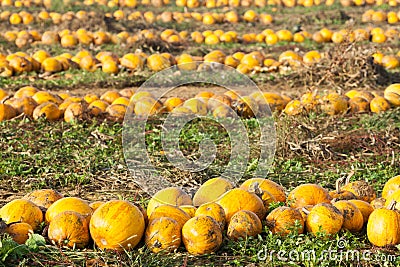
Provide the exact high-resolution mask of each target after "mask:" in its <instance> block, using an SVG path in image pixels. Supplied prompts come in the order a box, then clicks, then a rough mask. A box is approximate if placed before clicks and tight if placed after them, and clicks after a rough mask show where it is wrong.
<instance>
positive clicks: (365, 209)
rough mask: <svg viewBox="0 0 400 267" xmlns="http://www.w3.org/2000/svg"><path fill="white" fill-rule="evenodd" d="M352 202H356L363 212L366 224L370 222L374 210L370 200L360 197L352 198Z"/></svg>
mask: <svg viewBox="0 0 400 267" xmlns="http://www.w3.org/2000/svg"><path fill="white" fill-rule="evenodd" d="M349 202H350V203H352V204H354V205H355V206H356V207H357V208H358V209H359V210H360V211H361V213H362V216H363V219H364V224H366V223H367V222H368V218H369V216H370V214H371V213H372V212H373V211H374V208H373V207H372V205H371V204H369V203H368V202H365V201H363V200H359V199H350V200H349Z"/></svg>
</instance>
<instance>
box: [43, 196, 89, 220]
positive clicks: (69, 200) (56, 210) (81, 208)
mask: <svg viewBox="0 0 400 267" xmlns="http://www.w3.org/2000/svg"><path fill="white" fill-rule="evenodd" d="M64 211H76V212H78V213H79V214H81V215H82V216H83V217H86V218H88V217H90V216H91V215H92V212H93V211H92V208H91V207H90V206H89V204H88V203H87V202H86V201H85V200H83V199H80V198H77V197H64V198H61V199H59V200H57V201H56V202H54V203H53V205H51V206H50V207H49V208H48V209H47V211H46V222H48V223H50V222H51V221H52V220H53V218H54V217H56V216H57V215H58V214H60V213H61V212H64Z"/></svg>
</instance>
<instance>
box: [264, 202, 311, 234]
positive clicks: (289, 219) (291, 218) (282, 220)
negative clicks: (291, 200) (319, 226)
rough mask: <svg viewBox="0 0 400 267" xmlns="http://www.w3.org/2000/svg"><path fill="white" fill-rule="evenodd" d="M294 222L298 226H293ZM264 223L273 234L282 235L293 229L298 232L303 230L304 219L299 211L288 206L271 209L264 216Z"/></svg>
mask: <svg viewBox="0 0 400 267" xmlns="http://www.w3.org/2000/svg"><path fill="white" fill-rule="evenodd" d="M296 224H298V225H299V227H298V228H295V226H296ZM266 225H267V226H268V228H269V229H270V230H271V232H272V233H273V234H279V235H282V236H285V235H288V234H290V233H291V232H292V231H293V230H295V231H297V232H298V233H299V234H301V233H303V232H304V220H303V217H302V215H301V213H300V211H298V210H297V209H294V208H290V207H279V208H276V209H274V210H273V211H271V213H270V214H268V216H267V218H266Z"/></svg>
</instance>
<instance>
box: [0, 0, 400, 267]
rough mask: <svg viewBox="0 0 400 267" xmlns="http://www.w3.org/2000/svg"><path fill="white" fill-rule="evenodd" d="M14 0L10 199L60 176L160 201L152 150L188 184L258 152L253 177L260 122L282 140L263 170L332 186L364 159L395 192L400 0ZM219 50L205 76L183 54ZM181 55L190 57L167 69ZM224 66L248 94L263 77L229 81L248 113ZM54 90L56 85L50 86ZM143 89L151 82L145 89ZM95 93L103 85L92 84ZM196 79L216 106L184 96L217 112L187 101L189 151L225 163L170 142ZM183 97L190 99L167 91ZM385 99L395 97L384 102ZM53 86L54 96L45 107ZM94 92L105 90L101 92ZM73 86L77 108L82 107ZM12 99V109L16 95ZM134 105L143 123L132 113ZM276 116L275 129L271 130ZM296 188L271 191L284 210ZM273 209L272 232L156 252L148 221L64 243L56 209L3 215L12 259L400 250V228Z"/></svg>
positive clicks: (0, 193)
mask: <svg viewBox="0 0 400 267" xmlns="http://www.w3.org/2000/svg"><path fill="white" fill-rule="evenodd" d="M225 2H226V3H225ZM0 6H1V9H0V89H2V90H0V151H1V157H0V180H1V183H0V206H4V205H6V204H7V203H10V202H11V201H13V200H15V199H20V198H22V197H24V196H25V195H26V194H28V193H30V192H32V191H34V190H38V189H47V188H49V189H54V190H56V191H58V192H60V193H61V194H62V195H64V196H65V197H79V198H82V199H84V200H87V201H88V202H89V203H93V202H95V201H109V200H113V199H120V200H127V201H130V202H132V203H135V204H136V205H137V206H141V207H147V205H148V203H149V201H150V199H151V197H152V196H153V194H154V193H155V192H154V191H157V190H155V189H156V188H157V189H159V188H158V187H157V186H161V185H160V184H156V185H153V184H151V182H148V181H147V178H148V177H147V176H146V177H145V181H143V177H139V176H140V175H142V176H143V173H144V174H145V175H146V174H148V173H149V172H148V171H149V170H147V169H146V168H147V166H144V167H141V168H139V167H138V166H139V165H137V162H136V161H141V160H142V158H141V157H142V156H143V155H145V156H143V157H148V159H149V164H150V165H151V166H152V167H154V169H155V170H157V172H158V173H159V174H160V175H161V176H162V177H164V178H165V180H166V181H168V184H169V185H172V186H177V187H182V188H184V189H185V191H186V192H187V193H189V194H194V193H195V192H196V190H198V188H199V187H200V186H201V185H202V184H203V183H204V182H206V181H207V180H209V179H211V178H215V177H219V176H221V175H222V174H224V172H226V171H227V170H228V171H230V170H232V175H233V174H237V173H236V172H240V170H239V171H238V170H236V168H238V169H240V168H241V167H243V173H239V174H237V176H235V177H237V178H235V179H234V178H233V176H232V177H230V178H231V180H232V182H235V183H236V185H240V184H242V183H243V182H244V181H246V180H247V179H250V178H252V177H254V176H256V175H257V174H259V173H257V170H258V169H257V166H258V164H259V165H261V164H262V163H260V162H261V160H260V157H261V154H262V152H261V151H262V148H264V145H265V144H264V143H263V141H261V139H262V137H265V138H267V141H268V142H270V143H272V144H273V145H274V148H273V149H271V150H269V152H270V154H268V158H267V161H268V162H267V163H265V164H266V166H267V169H268V170H267V171H266V170H264V171H263V172H261V173H262V174H265V176H264V177H263V178H267V179H270V180H272V181H274V182H276V183H277V184H279V185H281V186H283V187H284V189H285V193H286V195H288V194H289V193H290V192H291V191H292V190H293V189H294V188H296V187H298V186H300V185H303V184H318V185H320V186H322V187H323V188H325V189H326V190H328V191H334V190H335V182H336V181H337V180H338V179H339V178H346V177H349V178H350V181H360V180H363V181H366V183H367V184H368V185H369V186H371V187H372V188H373V189H374V190H375V192H376V197H378V198H379V197H381V195H382V189H383V187H384V186H385V183H386V182H387V181H388V180H389V179H390V178H392V177H395V176H397V175H400V172H399V169H400V86H398V87H393V88H394V89H393V92H392V93H390V92H389V91H388V90H387V88H388V87H389V86H390V85H392V84H396V83H399V84H400V72H399V70H400V42H399V38H400V31H399V30H398V26H399V25H400V11H399V8H398V6H399V3H398V2H396V1H372V0H370V1H356V0H354V2H353V1H345V0H342V1H340V2H339V1H337V0H336V1H328V0H327V1H326V2H325V1H322V2H320V1H315V0H314V2H313V1H311V2H310V1H307V0H303V1H300V0H298V1H297V2H296V1H291V0H286V1H273V0H271V1H252V0H248V1H246V0H242V1H213V0H207V1H197V0H192V1H189V0H187V2H186V1H180V0H177V1H176V2H175V1H171V2H170V3H166V2H163V1H146V0H142V2H140V1H138V2H137V3H136V1H128V0H125V1H121V0H120V1H118V0H115V1H114V0H113V1H101V0H99V1H94V0H85V1H83V2H82V1H81V0H78V1H73V0H64V1H61V0H49V1H44V0H43V1H41V0H37V1H31V0H23V1H13V0H10V1H8V0H0ZM24 11H25V12H24ZM249 11H251V12H249ZM397 12H398V13H397ZM46 14H47V15H46ZM235 14H236V16H235ZM14 15H15V16H14ZM394 16H398V17H396V18H397V21H396V19H395V18H394ZM18 17H19V18H18ZM282 30H288V31H282ZM46 34H47V37H46V38H45V37H44V36H46ZM38 51H40V52H38ZM288 51H290V52H288ZM310 51H312V53H308V52H310ZM161 53H164V54H162V56H159V54H161ZM127 55H130V57H128V56H127ZM153 55H155V56H154V57H153ZM152 57H153V58H152ZM161 57H162V58H161ZM48 59H55V60H54V61H50V60H48ZM46 60H47V63H48V64H47V65H46V64H45V62H46ZM203 60H204V61H205V62H206V63H204V64H203V65H202V68H203V69H202V70H200V69H198V72H201V71H203V75H204V76H199V77H200V82H196V81H194V80H193V81H192V80H189V81H187V80H185V78H186V77H189V76H190V75H188V76H185V71H188V72H189V73H190V71H194V70H196V69H197V68H198V67H199V62H197V63H196V61H203ZM150 62H153V63H150ZM215 62H217V63H221V64H225V65H227V66H229V67H231V68H229V69H223V68H222V67H221V66H222V65H218V64H215ZM182 63H186V65H184V66H186V69H184V67H175V69H173V71H171V72H167V74H165V72H164V75H162V73H163V72H162V71H163V70H164V69H167V68H168V67H170V66H176V65H177V64H182ZM193 64H194V65H193ZM213 64H214V65H213ZM181 66H182V65H181ZM192 66H195V67H194V68H193V69H192V68H191V67H192ZM234 69H236V70H237V72H233V70H234ZM210 70H211V71H210ZM231 72H233V73H234V77H232V76H228V75H231V74H230V73H231ZM158 75H159V76H158ZM224 75H226V76H224ZM179 77H180V78H179ZM182 77H183V78H182ZM196 77H197V76H196ZM221 77H222V78H221ZM180 79H181V80H180ZM215 80H218V81H222V82H223V83H224V84H229V85H238V88H239V87H240V86H242V87H240V88H244V89H245V90H244V91H246V94H242V96H244V95H250V94H252V93H253V95H252V97H253V98H252V97H250V98H251V99H250V100H249V98H247V100H246V101H242V100H241V99H240V97H238V98H237V99H234V97H235V95H233V94H232V92H231V91H230V93H231V94H230V96H231V97H232V99H233V100H232V102H229V103H230V104H232V105H231V106H230V108H231V109H232V110H233V111H235V112H236V113H237V114H238V116H239V117H240V118H236V119H235V118H227V117H235V116H236V113H235V112H233V113H232V112H231V111H232V110H230V111H229V112H228V111H226V110H225V109H223V108H221V110H220V111H219V112H216V111H215V112H214V110H216V108H215V107H213V108H210V101H211V100H209V99H211V98H210V97H211V96H212V95H214V94H215V95H223V94H224V93H226V92H227V90H226V89H225V88H223V86H221V84H218V83H215ZM146 81H147V87H146ZM250 81H253V82H254V84H253V83H252V82H250ZM151 82H154V84H156V85H157V86H158V85H159V87H155V88H153V87H154V86H151V85H153V84H151ZM180 82H183V85H182V86H179V87H177V88H175V89H173V90H171V91H169V92H166V93H162V91H164V89H165V90H166V88H169V86H170V87H172V86H171V85H175V84H178V83H180ZM239 85H240V86H239ZM243 85H244V86H243ZM255 85H256V86H255ZM27 86H30V87H34V89H33V90H34V91H32V92H33V93H32V94H31V95H29V98H30V99H34V101H33V102H34V105H33V106H29V105H31V104H29V105H28V104H26V106H23V107H21V106H20V108H21V109H22V108H25V109H24V110H23V112H21V111H20V110H18V109H17V108H15V107H14V106H13V102H12V99H14V100H15V99H16V98H17V97H16V94H18V92H21V88H24V87H27ZM252 87H254V88H256V89H257V90H259V91H261V92H263V93H270V94H267V95H268V96H267V95H265V96H264V97H267V99H266V100H265V99H264V98H260V95H261V96H262V94H261V93H260V92H256V93H255V92H254V91H249V90H250V89H249V88H252ZM29 90H31V89H29ZM396 90H397V91H396ZM39 91H47V92H50V94H47V95H42V96H40V97H39V95H38V94H37V92H39ZM138 91H149V92H151V93H152V94H153V96H151V97H149V96H147V95H145V96H144V97H142V98H137V99H134V100H132V99H133V98H134V97H135V94H134V93H135V92H138ZM239 91H240V90H239ZM110 92H114V93H110ZM116 92H119V93H116ZM90 94H92V96H91V97H95V99H92V100H91V101H89V100H88V99H89V97H88V96H89V95H90ZM93 95H95V96H93ZM195 96H197V97H199V96H200V97H202V98H203V100H204V101H208V102H206V104H204V103H203V104H201V103H200V104H199V103H197V102H196V103H197V104H196V105H205V106H204V107H205V113H204V114H202V107H203V106H201V107H199V106H194V105H192V106H191V105H190V104H187V105H186V104H183V106H184V107H187V108H186V109H182V110H180V111H179V112H182V113H184V114H183V115H188V116H192V115H193V116H194V115H196V114H197V115H199V114H200V115H204V116H202V118H200V119H199V118H198V119H194V120H189V119H187V121H189V123H185V124H183V127H182V128H181V129H179V131H178V132H177V133H176V135H177V136H172V138H177V139H176V140H178V143H177V146H178V147H177V148H176V149H177V150H180V151H181V152H182V156H183V157H184V158H186V159H188V161H189V162H190V161H192V162H195V161H196V160H199V159H202V158H201V157H202V156H203V154H204V155H205V154H207V153H205V152H210V151H209V150H211V149H214V150H213V151H211V153H214V154H213V156H214V157H213V158H212V159H213V160H212V161H211V162H210V164H206V165H205V168H200V169H196V168H195V167H193V168H194V169H196V170H195V171H193V170H191V169H189V168H180V166H179V163H182V162H179V161H180V160H179V156H176V155H175V154H174V155H175V156H176V158H174V157H171V155H172V154H171V155H169V154H168V153H171V151H168V149H166V147H165V143H164V142H165V141H171V140H169V139H168V138H166V137H165V136H164V134H165V132H164V130H165V129H166V127H167V126H168V125H167V122H168V118H169V117H168V114H173V113H174V111H173V110H174V108H175V107H176V106H179V104H181V102H182V103H183V102H184V101H186V100H188V99H193V98H194V97H195ZM305 96H307V97H305ZM152 97H154V99H157V100H158V102H157V101H155V100H154V99H153V98H152ZM172 97H179V101H181V102H179V104H176V105H175V104H171V103H170V105H172V107H170V106H168V105H167V104H166V103H167V102H168V101H167V100H168V99H171V98H172ZM268 97H270V98H268ZM68 98H69V99H70V101H71V102H68ZM99 98H101V100H99ZM71 99H72V100H71ZM110 99H111V100H110ZM116 99H119V100H118V101H120V102H118V104H115V103H113V102H114V100H116ZM221 99H222V98H221ZM229 99H230V98H229ZM125 100H126V101H128V102H127V103H126V104H121V103H125V102H123V101H125ZM153 100H154V101H153ZM175 100H176V99H175ZM375 100H376V102H378V100H379V101H381V102H379V103H382V101H383V102H384V104H382V106H379V107H378V105H377V106H376V107H375V108H374V107H373V106H372V104H371V103H372V101H375ZM48 101H50V102H51V105H52V107H51V108H53V109H52V110H51V111H49V112H47V111H44V109H43V110H38V111H36V110H37V106H38V107H39V105H40V104H42V105H44V106H45V105H46V104H48V103H49V102H48ZM94 101H103V102H104V103H105V105H104V106H93V105H91V104H92V103H93V102H94ZM129 101H131V102H129ZM146 101H147V102H146ZM149 101H150V102H149ZM177 101H178V100H177ZM230 101H231V100H230ZM241 101H242V102H241ZM263 101H264V102H263ZM296 101H297V102H296ZM35 102H37V103H35ZM133 102H134V106H135V110H134V111H132V110H130V108H129V105H130V104H129V103H131V105H132V103H133ZM171 102H172V101H171ZM200 102H201V100H200ZM10 103H11V104H10ZM15 103H16V102H15ZM29 103H31V102H29ZM65 103H67V104H68V105H66V104H65ZM73 103H77V106H78V107H77V109H76V110H79V112H78V111H76V112H75V111H74V110H72V108H70V107H69V105H71V104H73ZM149 103H150V104H149ZM185 103H186V102H185ZM207 103H208V104H207ZM266 103H268V105H269V106H268V107H266V106H267V105H266ZM63 104H64V106H65V107H64V108H62V105H63ZM10 105H11V106H12V108H11V109H12V110H11V111H10V110H8V111H4V106H8V107H9V106H10ZM24 105H25V104H24ZM42 105H40V106H42ZM99 105H101V104H99ZM157 105H159V106H157ZM185 105H186V106H185ZM207 105H208V106H207ZM290 105H292V106H291V107H290ZM44 106H43V107H44ZM112 106H113V108H111V107H112ZM155 106H157V108H154V107H155ZM27 107H28V108H29V107H31V110H30V113H29V112H28V111H27V110H28V108H27ZM130 107H132V106H130ZM139 107H142V108H143V111H142V110H140V111H141V112H142V113H141V114H139V110H138V109H139ZM253 108H255V109H256V110H257V113H258V114H261V115H260V116H256V115H255V113H256V112H255V111H254V109H253ZM33 109H34V110H35V111H34V110H33ZM252 109H253V110H252ZM49 110H50V109H49ZM249 110H250V111H249ZM68 112H70V116H71V117H70V118H67V115H66V114H67V113H68ZM129 112H130V113H129ZM224 112H226V113H224ZM28 113H29V114H28ZM135 114H136V116H135ZM143 114H144V115H143ZM149 114H150V115H149ZM179 114H180V113H178V112H176V115H179ZM227 114H228V115H227ZM147 115H149V116H148V117H147ZM180 115H182V114H180ZM264 115H267V116H264ZM124 116H125V117H124ZM183 117H184V116H183ZM236 117H237V116H236ZM124 118H125V120H124ZM190 118H192V117H190ZM271 118H272V119H273V120H271ZM235 120H236V122H239V124H238V125H240V127H242V128H239V129H238V128H236V127H235V126H233V128H227V127H225V128H224V127H223V126H222V124H223V123H225V124H224V125H225V126H226V125H231V126H232V125H236V124H234V121H235ZM132 121H133V123H136V122H137V123H143V126H144V128H143V129H139V128H138V129H136V128H133V126H132V125H130V124H129V123H132ZM187 121H186V122H187ZM178 123H179V117H178V116H177V117H173V125H172V126H171V125H170V127H173V130H175V128H174V127H178V126H176V125H178ZM262 123H266V124H267V125H268V126H271V128H268V129H270V130H271V129H272V128H273V130H271V132H266V131H263V130H260V127H261V125H263V124H262ZM175 124H176V125H175ZM132 131H133V134H132ZM142 132H143V133H142ZM132 136H133V137H132ZM135 136H136V137H138V136H139V137H141V136H143V138H144V144H145V151H144V152H143V151H141V150H140V149H137V148H134V149H133V151H132V150H129V149H128V148H127V147H128V145H127V142H128V143H129V141H132V140H131V139H130V138H134V137H135ZM234 137H239V140H240V142H242V141H243V140H247V143H248V144H247V143H242V144H241V146H240V147H241V148H245V150H246V151H245V152H246V153H248V155H247V156H246V155H242V154H241V153H236V154H235V155H233V154H232V151H234V149H235V144H233V143H232V140H233V138H234ZM242 138H243V139H242ZM204 139H209V140H211V141H212V142H213V144H214V146H213V147H211V146H210V147H206V149H204V147H203V145H204V146H205V145H209V143H208V142H207V143H206V142H204ZM173 140H175V139H173ZM264 141H265V140H264ZM236 145H237V146H239V145H238V144H236ZM173 149H175V147H174V148H173ZM140 153H147V154H140ZM168 155H169V156H168ZM207 155H208V154H207ZM233 156H236V157H235V158H234V157H233ZM232 158H234V159H232ZM135 160H136V161H135ZM203 160H205V159H203ZM181 161H182V160H181ZM132 162H133V163H132ZM135 162H136V163H135ZM243 162H244V164H245V165H243V164H242V163H243ZM132 164H133V165H132ZM135 164H136V165H135ZM241 164H242V165H243V166H242V165H241ZM139 172H140V174H139ZM149 177H151V176H149ZM141 179H142V180H141ZM163 186H164V185H162V186H161V187H163ZM164 187H166V186H164ZM399 188H400V186H399ZM398 199H399V200H398V201H400V194H399V198H398ZM283 205H285V203H284V202H278V201H276V202H275V201H273V202H272V203H269V206H267V207H265V208H266V209H267V212H270V211H272V210H273V209H274V208H278V207H280V206H283ZM288 205H291V203H290V202H288ZM385 205H386V204H385ZM374 208H375V206H374ZM0 214H1V210H0ZM396 216H397V215H396ZM3 219H4V218H3ZM23 219H24V218H22V220H23ZM262 222H263V228H262V232H261V233H260V234H258V235H256V236H251V237H247V238H245V239H240V240H238V241H234V240H231V239H230V238H228V237H227V234H226V231H225V232H224V233H223V239H222V244H221V245H220V246H219V249H218V250H216V251H213V252H212V253H205V254H204V255H192V254H193V253H188V252H187V249H186V248H185V246H184V245H183V243H182V244H181V245H180V246H179V247H178V248H177V249H176V250H174V251H173V252H170V253H164V252H161V253H153V252H152V251H151V249H150V248H148V247H147V246H146V244H145V241H144V238H142V239H141V240H140V241H139V243H138V245H137V246H136V247H135V248H134V249H127V250H123V251H113V250H102V249H100V248H99V246H98V244H95V242H94V241H93V240H90V241H89V243H88V245H86V246H85V248H83V249H77V248H67V247H65V246H64V247H62V246H56V245H54V244H51V242H50V241H49V237H48V236H47V233H46V231H47V230H48V227H46V225H45V223H44V222H42V223H41V224H40V226H39V227H38V228H37V229H35V234H34V235H30V238H29V239H28V241H26V243H23V242H22V243H23V244H18V243H16V242H15V241H13V240H12V238H11V237H10V235H8V234H6V233H3V232H4V231H3V228H2V227H3V225H2V224H0V232H1V236H0V266H182V267H184V266H248V267H253V266H399V265H400V252H399V249H400V245H399V244H400V234H398V240H396V241H393V243H394V244H392V245H383V246H376V245H373V244H372V243H371V242H370V240H369V238H368V236H367V223H364V225H363V227H362V229H360V230H358V231H348V230H347V229H344V228H343V229H341V230H340V231H339V232H337V233H335V234H333V235H327V234H326V233H324V232H321V233H320V232H319V233H317V234H312V233H305V232H304V233H297V231H291V232H290V233H289V234H288V235H287V236H281V235H277V234H273V233H272V232H271V231H270V229H269V227H268V225H267V224H266V223H265V221H264V220H262ZM396 227H397V226H396ZM393 228H395V226H393ZM396 229H397V228H396ZM398 229H400V216H399V219H398ZM292 230H293V229H292ZM294 230H296V229H294ZM120 231H121V232H123V231H124V228H122V227H121V229H120ZM398 232H399V233H400V230H398ZM393 238H394V239H396V238H395V237H393ZM67 239H68V238H67ZM382 239H383V238H382ZM67 243H68V242H67ZM67 243H64V244H67Z"/></svg>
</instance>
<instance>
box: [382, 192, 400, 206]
mask: <svg viewBox="0 0 400 267" xmlns="http://www.w3.org/2000/svg"><path fill="white" fill-rule="evenodd" d="M393 201H395V202H396V204H395V205H394V209H395V210H400V189H399V190H397V191H395V192H393V193H392V194H390V195H389V196H387V197H386V201H385V207H389V205H390V204H391V203H392V202H393Z"/></svg>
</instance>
